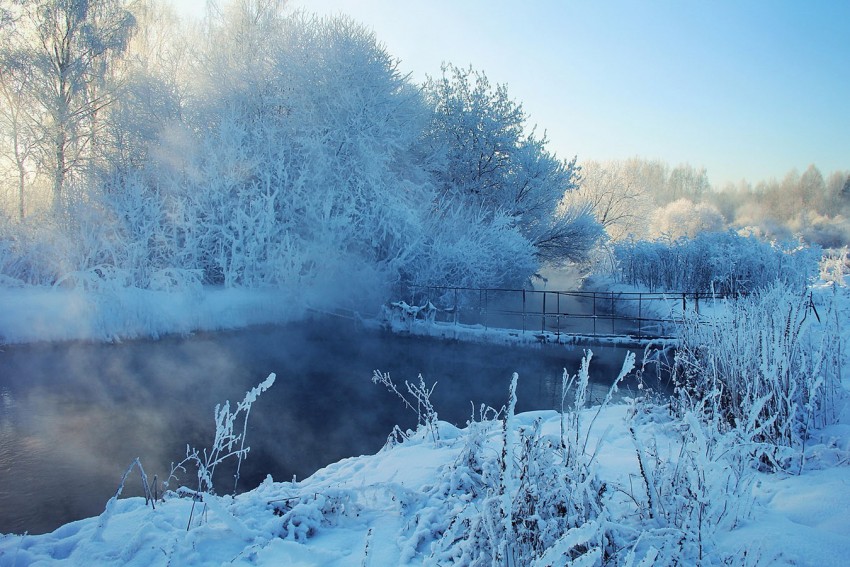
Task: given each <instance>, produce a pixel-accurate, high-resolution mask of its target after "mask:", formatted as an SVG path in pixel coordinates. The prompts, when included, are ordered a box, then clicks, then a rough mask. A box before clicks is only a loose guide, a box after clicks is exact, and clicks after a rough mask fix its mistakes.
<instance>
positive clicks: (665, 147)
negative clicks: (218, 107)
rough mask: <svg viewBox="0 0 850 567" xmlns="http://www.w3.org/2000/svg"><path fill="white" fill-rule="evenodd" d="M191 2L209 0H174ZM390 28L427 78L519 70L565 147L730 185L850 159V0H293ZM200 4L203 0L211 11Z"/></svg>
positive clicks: (533, 102)
mask: <svg viewBox="0 0 850 567" xmlns="http://www.w3.org/2000/svg"><path fill="white" fill-rule="evenodd" d="M172 1H173V2H174V3H176V4H178V5H181V6H180V7H182V8H185V9H186V10H187V11H190V10H192V9H193V8H192V7H193V5H194V6H199V5H200V6H201V7H202V6H203V4H204V2H203V0H172ZM289 6H290V8H302V9H305V10H307V11H312V12H317V13H320V14H339V13H345V14H348V15H350V16H351V17H353V18H354V19H355V20H357V21H360V22H361V23H363V24H364V25H366V26H367V27H368V28H371V29H373V30H374V31H375V33H376V35H377V37H378V39H379V41H381V42H382V43H384V44H385V46H386V47H387V50H388V51H389V53H391V54H392V55H393V56H395V57H397V58H398V59H400V60H401V64H400V66H401V69H402V70H403V71H405V72H409V73H411V74H412V76H413V78H414V79H416V80H421V79H423V78H424V77H425V76H426V75H436V74H438V73H439V72H440V65H441V63H442V62H443V61H448V62H451V63H453V64H455V65H458V66H468V65H472V66H473V67H475V68H476V69H478V70H482V71H484V72H485V73H486V74H487V76H488V77H489V79H490V81H491V82H492V83H506V84H507V86H508V90H509V92H510V94H511V96H512V97H513V98H514V99H515V100H518V101H520V102H522V104H523V107H524V108H525V110H526V112H527V113H528V114H529V116H530V122H531V123H532V124H537V126H538V129H540V130H544V129H545V130H546V131H547V133H548V135H549V138H550V148H551V149H552V150H554V151H556V152H557V153H558V155H560V156H561V157H572V156H574V155H577V156H578V158H579V161H582V160H585V159H599V160H604V159H615V158H628V157H632V156H641V157H644V158H653V159H654V158H659V159H662V160H665V161H667V162H669V163H670V164H671V165H676V164H679V163H684V162H687V163H690V164H691V165H694V166H704V167H706V168H707V170H708V174H709V178H710V180H711V181H712V182H713V183H715V184H716V185H721V184H723V183H725V182H728V181H732V182H734V181H738V180H740V179H741V178H746V179H748V180H749V181H752V182H755V181H758V180H761V179H766V178H770V177H777V178H781V177H782V176H784V175H785V173H786V172H787V171H788V170H790V169H792V168H797V169H798V170H799V171H801V172H802V171H803V170H805V168H806V167H808V165H809V164H811V163H814V164H815V165H817V166H818V167H819V168H820V169H821V171H822V172H823V173H824V175H827V174H828V173H830V172H832V171H834V170H838V169H841V170H845V169H849V170H850V2H848V1H846V0H832V1H826V0H812V1H809V2H804V1H802V0H800V1H798V2H788V1H782V0H772V1H767V0H759V1H737V2H732V1H712V2H708V1H703V2H696V1H688V0H680V1H664V0H654V1H642V2H639V1H626V0H611V1H608V0H599V1H593V2H591V1H589V0H588V1H583V2H567V1H555V0H545V1H543V0H539V1H533V0H529V1H528V2H516V1H515V0H514V1H510V2H508V1H503V0H489V1H485V0H455V1H450V0H428V1H421V0H417V1H412V0H410V1H405V0H290V2H289ZM196 9H197V8H196Z"/></svg>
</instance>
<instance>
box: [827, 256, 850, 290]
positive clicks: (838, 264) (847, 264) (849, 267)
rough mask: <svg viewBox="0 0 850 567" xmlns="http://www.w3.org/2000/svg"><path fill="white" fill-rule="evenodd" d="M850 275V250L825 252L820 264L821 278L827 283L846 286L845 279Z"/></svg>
mask: <svg viewBox="0 0 850 567" xmlns="http://www.w3.org/2000/svg"><path fill="white" fill-rule="evenodd" d="M848 275H850V249H848V247H847V246H845V247H844V248H840V249H831V250H824V253H823V258H821V262H820V278H821V279H822V280H824V281H826V282H832V283H834V284H836V285H840V286H846V285H847V283H846V281H845V278H846V277H847V276H848Z"/></svg>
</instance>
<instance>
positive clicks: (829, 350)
mask: <svg viewBox="0 0 850 567" xmlns="http://www.w3.org/2000/svg"><path fill="white" fill-rule="evenodd" d="M824 307H825V308H824ZM680 337H681V344H680V347H679V349H678V351H677V353H676V360H675V366H674V371H675V374H674V378H675V380H676V382H677V393H676V394H675V395H674V397H673V405H674V407H676V404H677V403H679V402H681V401H682V400H685V401H686V402H687V403H686V404H685V406H684V408H685V410H684V411H686V410H687V408H688V407H689V404H690V401H689V400H691V399H697V400H711V401H712V403H711V405H709V406H707V408H706V411H707V412H709V413H710V415H711V416H715V415H716V416H719V417H720V418H721V419H722V420H723V422H725V423H726V424H728V428H730V429H733V428H734V429H737V430H739V431H742V432H746V433H747V435H749V436H751V445H750V447H751V449H750V450H751V452H752V454H753V457H754V458H755V459H756V461H758V462H759V463H760V464H762V465H763V466H765V467H768V468H780V469H783V470H794V469H795V468H796V469H797V470H799V468H801V467H802V465H803V463H802V461H797V460H796V458H797V457H800V458H801V457H802V452H803V450H804V448H805V444H806V441H807V439H808V436H809V432H810V431H811V430H812V429H814V428H817V427H823V426H825V425H827V424H830V423H832V422H833V421H834V419H835V417H836V416H835V411H836V406H835V404H836V401H837V397H838V396H839V395H840V392H841V391H842V390H841V387H840V369H841V365H842V361H841V360H840V359H839V357H840V348H839V341H840V329H839V320H838V317H837V315H836V312H835V306H834V304H832V305H826V306H823V305H822V306H821V307H820V309H819V308H817V307H816V306H815V304H814V303H813V301H812V298H811V296H810V295H808V294H801V293H800V292H799V291H798V290H796V289H794V288H791V287H789V286H786V285H783V284H780V283H775V284H773V285H771V286H769V287H767V288H765V289H763V290H760V291H758V292H757V293H755V294H753V295H752V296H751V297H747V298H741V299H738V300H737V301H735V302H731V303H728V304H727V306H726V309H725V310H723V311H719V312H718V313H717V314H716V315H713V316H710V317H704V318H702V319H701V320H696V319H693V318H692V319H688V320H686V321H685V322H684V323H683V325H682V327H681V330H680ZM679 411H680V412H681V411H683V410H679ZM712 418H713V417H712Z"/></svg>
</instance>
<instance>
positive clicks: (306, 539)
mask: <svg viewBox="0 0 850 567" xmlns="http://www.w3.org/2000/svg"><path fill="white" fill-rule="evenodd" d="M828 294H834V295H835V297H836V298H837V299H838V301H839V305H840V310H839V317H840V318H841V320H842V321H843V323H842V344H843V345H847V344H848V341H850V326H848V325H847V321H850V293H848V288H846V287H844V288H833V287H826V286H821V287H816V288H814V289H813V295H814V299H815V302H816V303H817V302H818V301H820V299H818V298H821V299H823V298H824V297H826V296H827V295H828ZM133 295H134V296H135V298H134V301H137V303H136V305H138V306H139V311H138V315H136V316H134V315H127V316H125V317H123V318H117V317H112V316H111V315H109V316H107V314H109V313H112V312H111V311H109V309H111V308H107V307H104V306H103V305H96V302H93V301H92V300H91V298H90V297H85V296H81V295H76V294H75V293H74V292H69V291H66V290H55V289H37V290H12V291H11V292H9V293H4V294H2V295H0V333H2V336H3V339H4V340H6V341H9V342H21V341H28V340H36V339H38V340H60V339H68V338H89V339H91V338H109V337H115V336H122V337H129V336H140V335H142V334H144V333H145V332H149V331H150V330H152V329H153V330H156V332H166V331H175V330H176V331H179V332H185V331H188V330H190V329H189V327H188V326H184V327H176V328H175V327H169V325H170V324H171V323H172V322H173V321H178V320H181V319H182V317H184V316H186V315H187V314H191V315H192V317H193V318H192V319H190V320H191V321H192V322H193V326H195V325H196V326H198V327H199V328H201V327H205V328H223V327H228V326H236V325H238V324H249V323H255V322H268V321H270V320H274V319H276V318H284V317H292V316H295V315H296V314H297V313H296V311H295V310H294V309H291V308H290V304H288V303H287V302H286V301H282V300H281V299H280V298H278V297H276V296H275V294H274V293H272V292H268V293H259V294H248V293H243V292H239V291H234V290H228V291H225V290H213V291H207V292H204V293H203V294H200V295H197V296H194V297H189V296H186V295H183V296H174V297H166V296H154V295H150V296H148V295H145V294H141V293H134V294H133ZM234 305H239V308H234V307H233V306H234ZM144 309H150V310H151V312H150V313H149V315H148V316H147V318H144V317H142V316H141V315H140V314H141V313H142V311H143V310H144ZM471 334H474V333H471ZM479 334H480V333H479ZM508 336H510V335H508ZM843 356H844V361H843V362H844V365H843V371H842V377H843V381H844V383H843V386H844V389H845V391H846V390H848V389H850V364H848V356H847V353H846V352H845V353H843ZM569 370H570V371H571V372H573V371H576V370H578V369H569ZM590 372H591V373H592V372H593V365H592V362H591V368H590ZM613 378H614V377H611V379H613ZM278 380H286V376H279V377H278ZM519 380H522V377H521V376H520V377H519ZM505 400H506V402H507V400H508V392H505ZM569 401H572V400H569ZM437 410H439V408H437ZM364 411H366V410H365V409H364ZM571 415H574V416H575V417H576V420H577V423H578V424H579V431H578V435H577V437H580V438H581V439H582V441H583V440H584V438H585V436H586V438H587V441H586V443H584V444H585V445H586V447H587V448H588V449H587V453H588V454H586V455H585V456H584V457H583V459H584V460H580V463H579V465H577V466H587V469H586V470H588V471H592V472H594V473H595V474H596V475H598V478H599V479H601V481H602V482H603V483H604V486H605V487H606V489H605V492H604V494H605V496H604V502H605V504H606V513H605V514H606V515H605V518H604V520H603V519H601V518H600V519H594V520H591V521H587V522H583V523H580V524H579V525H577V526H576V527H575V528H572V529H570V530H569V531H568V532H567V533H566V534H565V537H563V538H561V539H560V540H558V541H557V542H556V544H555V545H553V546H551V547H549V548H548V551H547V552H546V554H545V556H544V557H543V558H542V559H540V560H539V561H538V562H536V563H534V564H535V565H536V564H540V565H543V564H552V565H560V564H566V556H565V555H564V553H565V552H568V551H570V550H572V552H575V550H576V549H579V548H581V547H582V546H583V545H586V547H587V548H588V551H587V553H585V554H584V555H582V556H581V557H578V558H577V559H581V560H582V561H586V562H587V564H600V561H601V559H600V553H599V550H598V549H597V550H596V551H593V546H594V545H596V543H595V542H596V539H595V538H596V537H597V534H598V533H599V530H602V529H612V528H611V526H615V527H617V529H618V530H619V531H613V532H611V533H615V534H619V535H618V536H617V537H620V538H622V537H624V536H623V534H627V533H632V534H633V535H632V536H630V537H631V539H630V540H628V541H629V545H630V546H631V547H630V551H629V550H623V553H621V555H620V556H619V559H618V561H617V562H616V563H612V564H623V565H625V564H632V565H638V564H641V565H651V564H663V561H664V557H666V556H669V554H670V553H671V551H670V549H669V548H666V547H665V543H664V542H665V541H667V540H664V539H663V534H664V533H666V532H665V531H664V530H665V529H669V528H665V527H664V525H662V524H661V522H660V519H659V518H654V519H650V518H648V517H647V516H646V513H647V510H646V507H645V503H646V502H645V500H646V491H645V489H644V485H643V484H641V483H642V482H643V481H642V477H641V463H640V462H639V461H638V458H637V451H636V447H638V446H640V447H641V450H642V451H643V452H644V453H645V455H644V456H645V457H646V458H647V462H653V463H655V464H654V465H653V467H654V472H655V473H656V474H659V475H663V474H666V473H667V472H669V470H668V469H666V468H665V465H666V464H668V463H669V464H675V463H677V462H679V463H680V464H683V463H684V461H682V460H681V459H680V457H679V456H680V455H682V454H683V453H682V447H683V445H682V443H683V439H691V441H692V442H693V443H694V446H697V445H698V443H699V436H698V435H696V436H695V437H692V438H691V437H688V436H687V432H686V431H685V429H686V428H687V424H688V422H687V421H682V422H674V421H671V418H670V417H669V415H667V414H666V413H664V412H662V411H659V409H658V408H657V407H655V406H652V405H641V403H639V402H637V401H634V400H626V401H625V402H622V403H617V404H614V405H610V406H607V407H604V408H602V409H601V411H600V409H599V408H585V409H580V410H579V411H578V412H576V413H574V414H571ZM509 417H510V416H509ZM504 418H505V416H504V415H502V416H500V419H499V420H492V421H482V422H475V423H471V424H469V425H468V426H467V427H466V428H463V429H458V428H456V427H454V426H452V425H449V424H447V423H443V422H439V423H438V424H437V428H438V432H439V439H438V440H437V441H435V440H434V439H433V438H432V436H431V435H429V434H426V433H427V432H426V431H425V428H420V430H418V431H415V432H408V434H407V436H406V439H404V440H403V442H401V443H399V444H396V445H388V446H387V447H386V448H385V449H384V450H382V451H381V452H379V453H377V454H375V455H363V456H360V457H355V458H349V459H344V460H342V461H339V462H337V463H333V464H331V465H329V466H327V467H325V468H323V469H321V470H319V471H317V472H316V473H315V474H313V475H312V476H310V477H309V478H306V479H302V480H295V479H293V480H292V481H286V482H279V481H274V480H272V479H271V478H270V477H269V478H267V479H266V481H265V482H264V483H263V484H261V485H260V486H259V487H258V488H256V489H255V490H252V491H250V492H247V493H244V494H240V495H237V496H235V497H231V496H210V495H205V496H204V502H193V501H192V499H191V498H189V497H180V496H178V495H177V494H175V493H170V494H168V495H167V496H166V497H165V498H164V500H162V501H159V502H157V503H156V508H155V509H153V508H152V507H151V506H150V505H149V504H146V502H145V500H144V499H142V498H118V499H117V500H114V501H113V505H112V506H111V507H110V508H111V509H110V510H109V512H108V513H107V512H104V514H102V515H101V516H99V517H95V518H89V519H85V520H80V521H77V522H73V523H70V524H67V525H65V526H62V527H60V528H59V529H57V530H56V531H54V532H53V533H49V534H44V535H35V536H31V535H20V534H8V535H4V536H0V566H3V567H5V566H23V565H48V564H49V565H53V564H58V565H93V564H97V565H131V566H134V565H139V566H141V565H146V566H147V565H219V564H235V565H249V564H250V565H299V566H300V565H303V566H314V565H327V566H350V565H363V566H371V567H379V566H389V565H393V566H394V565H422V564H434V565H437V564H449V561H448V560H447V559H445V558H446V557H448V555H447V553H449V551H451V550H453V549H454V550H455V552H457V553H459V552H460V551H464V553H468V552H469V550H470V549H471V547H470V546H471V545H472V543H470V542H472V541H473V539H466V540H462V541H460V543H458V542H454V546H455V547H450V544H452V542H447V541H445V540H444V536H445V535H446V534H447V533H455V534H458V533H466V534H467V535H468V536H469V537H470V538H474V537H484V536H482V533H484V532H481V531H479V532H475V531H474V530H472V528H469V530H468V531H467V532H459V531H457V530H460V529H461V528H460V527H459V525H458V524H453V523H452V521H453V519H460V518H465V519H470V518H472V519H474V518H475V517H481V518H484V520H486V519H487V517H488V508H487V503H488V500H487V494H485V493H482V492H479V491H478V488H481V486H482V485H480V484H478V481H479V480H480V479H481V478H490V480H492V479H494V478H498V477H497V476H490V477H487V474H488V471H490V473H492V472H493V470H496V469H493V468H492V467H494V466H496V465H497V464H498V459H499V454H500V450H501V446H502V441H501V440H502V436H503V431H502V426H503V419H504ZM562 419H563V418H562V416H561V414H560V413H558V412H553V411H537V412H529V413H523V414H518V415H516V416H513V417H510V419H508V421H509V423H510V424H511V425H510V427H511V432H510V435H511V437H512V439H514V440H515V441H516V442H517V445H514V451H519V448H520V445H519V443H518V440H519V439H521V435H520V431H525V432H528V431H530V430H531V429H532V428H533V427H534V424H535V422H539V423H540V435H541V438H542V439H544V440H550V441H552V442H553V443H554V444H555V445H556V446H557V441H558V439H559V436H560V435H561V426H562V422H563V421H562ZM591 425H592V429H591V430H589V431H588V428H589V427H591ZM683 428H685V429H683ZM387 433H389V432H387ZM696 433H698V432H695V434H696ZM637 439H640V440H641V445H638V444H637ZM476 440H477V441H476ZM476 442H480V443H482V445H481V447H480V448H479V449H477V450H473V449H471V447H473V448H474V447H475V443H476ZM597 446H598V453H597V454H595V455H594V456H593V457H592V458H591V457H590V453H592V452H593V451H594V450H595V449H596V447H597ZM692 455H693V456H694V457H693V458H694V462H697V463H698V464H699V465H700V471H701V474H702V475H703V480H704V482H705V486H706V487H708V488H707V489H706V490H707V492H705V493H702V494H697V495H694V496H693V497H694V498H700V499H705V502H704V503H705V504H706V505H707V506H708V507H707V508H706V509H707V510H709V511H710V510H711V509H712V508H711V506H710V504H711V502H710V501H711V500H712V499H714V500H717V501H718V502H721V503H722V502H723V501H724V500H723V499H724V498H726V497H727V495H726V493H725V492H724V487H725V486H727V484H725V483H727V482H728V479H729V478H730V475H732V476H734V475H733V472H732V471H733V469H732V468H730V467H731V465H730V463H731V461H728V462H727V461H726V460H724V459H725V458H726V457H725V456H724V455H722V454H721V455H714V456H712V457H711V458H709V457H706V456H700V454H698V452H696V451H695V452H694V453H692ZM473 457H475V458H476V459H479V461H480V463H482V464H481V469H480V470H479V469H476V467H475V466H473V465H469V464H468V463H469V462H470V461H469V459H472V460H475V459H473ZM516 459H520V457H516ZM654 459H657V460H654ZM677 459H679V460H678V461H677ZM488 463H489V464H488ZM513 464H514V465H520V464H521V462H520V461H519V460H515V461H514V463H513ZM541 466H542V465H541ZM488 467H490V468H488ZM509 468H510V467H509ZM553 470H555V469H553ZM748 474H749V475H750V476H748V482H747V483H744V487H743V489H742V490H741V492H740V493H739V494H738V495H737V496H734V498H735V500H734V501H730V503H731V504H732V505H733V506H734V507H735V511H734V512H733V513H732V514H731V515H725V516H723V518H724V519H723V521H721V522H718V523H717V525H712V526H706V527H704V530H705V533H704V535H705V541H702V542H701V545H704V546H705V547H704V551H705V555H704V556H703V559H702V563H703V564H705V565H718V564H730V565H789V566H790V565H796V566H806V565H811V566H823V565H846V564H847V558H848V557H850V530H848V529H847V518H848V517H850V404H848V400H847V396H845V397H844V398H843V399H842V400H840V405H839V407H838V420H837V423H835V424H832V425H830V426H828V427H825V428H823V429H821V430H820V431H816V432H815V433H814V435H812V437H811V439H810V440H809V443H808V445H807V447H806V448H805V466H804V469H803V472H802V474H799V475H796V474H787V473H784V472H774V473H769V472H757V471H755V470H750V471H749V473H748ZM476 475H479V477H476ZM476 478H478V480H476ZM117 480H118V479H116V481H117ZM278 480H281V479H278ZM127 482H128V483H133V482H140V478H139V475H138V474H137V472H133V473H132V474H131V476H130V477H129V478H128V480H127ZM518 482H519V481H517V480H515V481H513V483H511V482H508V483H507V484H506V486H507V489H508V490H518V489H519V485H518ZM476 487H478V488H476ZM718 487H719V488H718ZM490 488H491V489H495V487H493V486H491V487H490ZM541 490H542V489H541ZM660 496H662V497H663V496H664V494H660ZM673 496H675V495H673ZM541 498H543V496H541ZM508 500H510V499H508ZM496 501H498V502H500V504H499V506H498V507H497V508H502V509H504V507H509V506H512V505H516V504H512V503H511V502H509V501H508V502H505V499H504V498H501V499H499V498H497V499H496ZM675 501H676V500H675V498H673V499H671V500H668V501H667V505H669V503H671V502H675ZM701 501H702V500H701ZM541 502H542V500H541ZM104 504H106V503H104ZM193 507H194V510H193ZM494 510H496V509H494ZM493 513H494V514H495V513H496V512H493ZM475 514H478V516H475ZM190 518H191V520H190ZM458 521H460V520H458ZM606 526H607V527H606ZM489 529H495V528H493V526H490V528H489ZM503 529H510V526H509V525H508V526H506V527H505V528H503ZM452 530H455V531H452ZM629 530H632V531H631V532H630V531H629ZM640 530H644V533H645V537H644V536H641V537H634V533H638V531H640ZM485 531H486V530H485ZM701 533H702V532H701ZM641 538H643V539H641ZM623 541H625V540H623ZM659 542H660V543H659ZM573 544H576V545H573ZM463 545H466V546H467V547H460V546H463ZM682 550H683V551H682V553H683V555H682V556H681V557H679V559H680V560H681V561H682V562H683V564H697V563H699V562H700V560H699V557H698V555H697V552H696V551H694V548H692V547H682ZM626 551H628V553H626ZM441 554H442V555H441ZM665 554H668V555H665ZM440 557H443V559H442V560H438V558H440ZM463 557H464V559H462V560H459V563H460V564H464V563H466V564H472V562H471V560H470V556H468V555H465V556H463ZM630 562H631V563H630Z"/></svg>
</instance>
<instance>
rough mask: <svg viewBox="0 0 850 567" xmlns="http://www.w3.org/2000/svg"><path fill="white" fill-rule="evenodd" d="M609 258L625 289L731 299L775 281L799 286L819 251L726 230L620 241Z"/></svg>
mask: <svg viewBox="0 0 850 567" xmlns="http://www.w3.org/2000/svg"><path fill="white" fill-rule="evenodd" d="M614 256H615V258H616V261H617V264H618V266H619V268H618V269H619V279H620V280H621V281H623V282H625V283H628V284H630V285H634V286H638V287H645V288H649V290H650V291H656V290H667V291H689V292H706V293H708V292H716V293H723V294H733V295H736V294H746V293H751V292H753V291H756V290H759V289H762V288H764V287H766V286H769V285H770V284H771V283H773V282H774V281H776V280H779V281H781V282H784V283H786V284H788V285H790V286H792V287H796V288H798V289H802V288H804V287H805V286H806V284H807V282H808V280H809V278H811V277H812V276H814V275H815V273H816V271H817V263H818V259H819V257H820V250H819V249H818V248H807V247H798V246H792V245H789V244H786V245H783V244H771V243H768V242H764V241H762V240H759V239H757V238H755V237H753V236H741V235H738V234H736V233H734V232H725V233H702V234H699V235H697V236H696V237H695V238H693V239H688V238H680V239H678V240H673V241H671V240H657V241H652V242H650V241H642V240H638V241H635V240H630V241H622V242H619V243H617V244H615V246H614Z"/></svg>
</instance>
